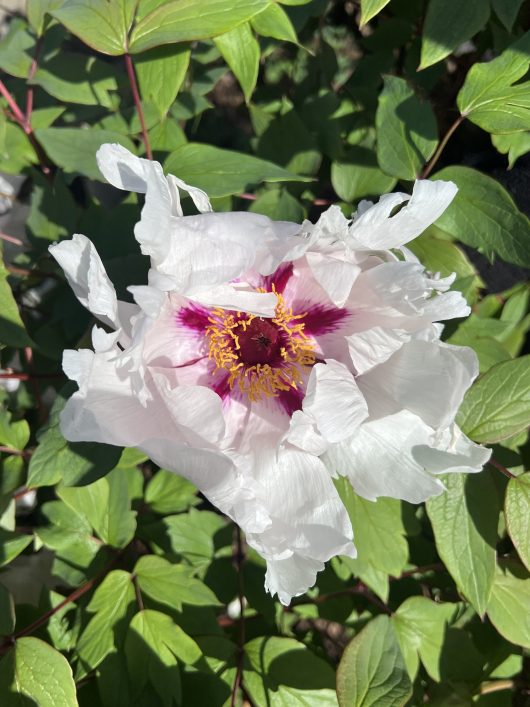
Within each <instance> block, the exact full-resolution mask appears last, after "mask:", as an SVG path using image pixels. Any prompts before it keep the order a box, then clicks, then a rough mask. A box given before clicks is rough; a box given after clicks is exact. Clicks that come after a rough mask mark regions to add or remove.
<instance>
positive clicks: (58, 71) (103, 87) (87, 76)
mask: <svg viewBox="0 0 530 707" xmlns="http://www.w3.org/2000/svg"><path fill="white" fill-rule="evenodd" d="M29 83H30V84H31V85H35V86H40V87H41V88H43V89H44V90H45V91H46V92H47V93H49V94H50V96H53V97H54V98H58V99H59V100H60V101H65V102H67V103H80V104H82V105H87V106H97V105H101V106H104V107H106V108H111V107H112V100H111V95H109V91H116V90H117V87H118V86H117V83H116V78H115V76H114V70H113V68H112V67H110V66H109V65H108V64H107V63H105V62H103V61H99V60H98V59H96V58H95V57H89V58H88V59H87V57H85V56H82V55H80V54H73V53H72V54H71V53H68V52H63V51H61V52H60V54H57V55H56V56H54V57H53V58H52V59H48V61H46V62H45V63H44V64H42V65H41V66H39V68H38V70H37V72H36V74H35V75H34V77H33V79H32V80H31V81H30V82H29Z"/></svg>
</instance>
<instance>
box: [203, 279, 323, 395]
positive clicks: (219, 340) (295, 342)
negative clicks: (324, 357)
mask: <svg viewBox="0 0 530 707" xmlns="http://www.w3.org/2000/svg"><path fill="white" fill-rule="evenodd" d="M272 291H273V292H274V294H275V295H276V298H277V300H278V301H277V304H276V310H275V315H274V317H273V318H272V319H271V320H270V322H271V323H272V324H274V325H275V326H276V327H277V328H278V329H280V330H281V331H282V333H283V339H284V345H283V346H282V347H281V348H280V357H281V359H282V362H281V363H280V364H278V365H275V366H271V365H270V364H269V363H256V364H254V365H249V364H247V363H245V362H244V361H242V360H241V359H240V356H239V353H238V352H239V351H240V348H241V347H240V343H239V335H240V334H241V333H245V332H246V330H247V327H248V326H249V324H250V323H251V322H252V320H254V319H256V317H255V315H253V314H245V313H242V312H236V313H235V314H234V313H233V312H228V311H226V310H224V309H221V308H220V307H217V308H216V309H214V310H212V316H211V317H209V319H208V321H209V322H210V326H208V327H207V329H206V334H207V336H208V337H209V339H210V350H209V357H210V358H211V359H213V360H214V361H215V365H216V368H215V371H214V373H215V372H217V371H219V370H221V369H224V370H225V371H228V374H229V376H228V385H229V386H230V389H232V388H233V387H234V386H235V385H237V386H238V387H239V390H240V391H241V392H242V393H245V394H246V395H248V397H249V399H250V400H251V401H252V402H255V401H257V400H261V399H263V398H270V397H277V396H278V395H279V394H280V392H281V391H288V390H290V389H291V388H293V389H295V390H297V389H298V386H299V385H301V384H302V383H303V374H304V369H306V368H308V367H310V366H312V365H313V364H314V363H315V361H316V358H315V352H314V344H313V342H312V341H311V340H310V339H309V337H308V336H307V335H306V334H305V332H304V328H305V324H304V322H303V319H304V317H305V315H306V313H304V314H293V311H292V309H291V308H288V307H287V306H286V304H285V300H284V298H283V296H282V295H281V294H280V293H279V292H276V289H275V287H274V285H273V286H272ZM236 329H239V334H238V333H237V332H236Z"/></svg>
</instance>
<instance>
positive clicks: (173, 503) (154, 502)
mask: <svg viewBox="0 0 530 707" xmlns="http://www.w3.org/2000/svg"><path fill="white" fill-rule="evenodd" d="M145 502H146V503H148V504H149V506H150V507H151V508H152V510H153V511H155V512H156V513H162V514H168V513H180V512H182V511H186V510H187V509H188V508H189V507H190V506H192V505H195V504H196V503H197V502H198V498H197V489H196V488H195V486H194V485H193V484H191V483H190V482H189V481H187V480H186V479H184V478H183V477H182V476H179V475H178V474H174V473H173V472H171V471H165V469H160V470H159V471H157V472H156V474H155V475H154V476H153V478H152V479H151V481H150V482H149V483H148V485H147V489H146V491H145Z"/></svg>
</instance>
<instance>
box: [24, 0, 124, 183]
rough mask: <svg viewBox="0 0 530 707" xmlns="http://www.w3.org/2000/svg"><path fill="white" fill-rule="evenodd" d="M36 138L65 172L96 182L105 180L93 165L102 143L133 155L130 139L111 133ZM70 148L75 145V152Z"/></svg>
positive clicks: (70, 131)
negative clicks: (115, 144)
mask: <svg viewBox="0 0 530 707" xmlns="http://www.w3.org/2000/svg"><path fill="white" fill-rule="evenodd" d="M105 1H106V0H102V2H105ZM35 135H36V137H37V140H38V141H39V142H40V143H41V145H42V146H43V147H44V149H45V151H46V152H47V154H48V155H49V156H50V158H51V159H52V160H53V162H55V164H57V165H58V166H59V167H61V168H62V169H63V170H64V171H65V172H70V173H72V174H82V175H83V176H85V177H90V179H98V180H99V181H104V180H103V177H102V175H101V172H100V171H99V169H98V166H97V163H96V152H97V151H98V149H99V148H100V147H101V145H103V143H105V142H117V143H119V144H120V145H123V147H126V148H127V149H128V150H130V151H131V152H135V148H134V145H133V143H132V142H131V141H130V140H129V138H127V137H124V136H123V135H122V134H120V133H115V132H112V131H111V130H91V129H85V128H39V129H38V130H35ZM72 145H75V150H73V149H72Z"/></svg>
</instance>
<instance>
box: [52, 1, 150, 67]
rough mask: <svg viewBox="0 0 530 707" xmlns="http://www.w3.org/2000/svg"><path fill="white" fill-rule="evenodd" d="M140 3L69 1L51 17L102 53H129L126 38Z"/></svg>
mask: <svg viewBox="0 0 530 707" xmlns="http://www.w3.org/2000/svg"><path fill="white" fill-rule="evenodd" d="M137 4H138V0H66V2H65V3H64V4H63V5H62V7H59V8H57V9H55V10H53V11H52V12H51V13H50V14H52V15H53V17H55V19H56V20H59V22H60V23H61V24H63V25H64V26H65V27H66V28H67V29H69V30H70V32H72V34H75V35H76V37H79V39H80V40H81V41H82V42H84V43H85V44H88V46H89V47H92V49H95V50H96V51H98V52H102V53H103V54H110V55H112V56H117V55H119V54H125V52H126V51H127V35H128V33H129V29H130V28H131V25H132V22H133V19H134V13H135V10H136V5H137Z"/></svg>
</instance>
